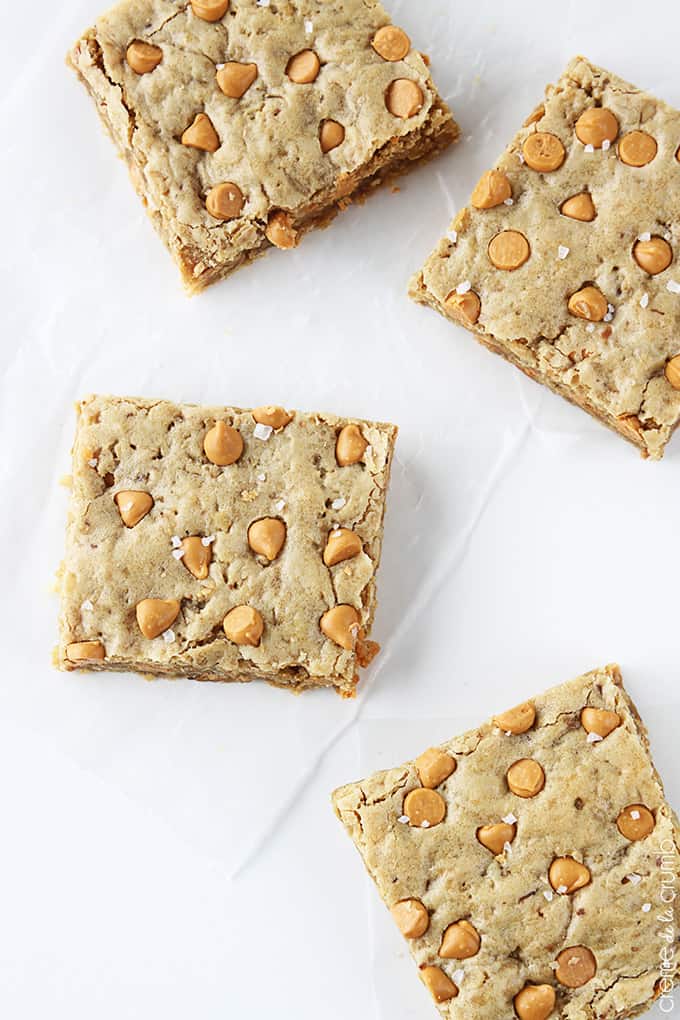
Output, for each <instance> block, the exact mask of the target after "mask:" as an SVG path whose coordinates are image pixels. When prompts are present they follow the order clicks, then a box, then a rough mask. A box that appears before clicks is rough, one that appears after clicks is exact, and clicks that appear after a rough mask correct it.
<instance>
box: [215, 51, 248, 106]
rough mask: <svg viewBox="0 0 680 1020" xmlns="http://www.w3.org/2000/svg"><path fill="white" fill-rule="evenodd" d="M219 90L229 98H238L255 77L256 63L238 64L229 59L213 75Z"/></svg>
mask: <svg viewBox="0 0 680 1020" xmlns="http://www.w3.org/2000/svg"><path fill="white" fill-rule="evenodd" d="M215 77H216V78H217V84H218V85H219V87H220V90H221V91H222V92H224V94H225V96H228V97H229V99H240V98H241V97H242V96H244V95H245V94H246V92H247V91H248V89H249V88H250V86H251V85H252V84H253V82H254V81H255V79H256V78H257V64H239V63H238V62H237V61H235V60H230V61H229V62H228V63H226V64H224V65H223V66H222V67H220V68H218V70H217V73H216V75H215Z"/></svg>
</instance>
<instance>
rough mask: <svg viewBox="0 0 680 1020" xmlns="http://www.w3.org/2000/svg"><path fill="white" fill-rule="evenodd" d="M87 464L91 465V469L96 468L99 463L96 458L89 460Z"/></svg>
mask: <svg viewBox="0 0 680 1020" xmlns="http://www.w3.org/2000/svg"><path fill="white" fill-rule="evenodd" d="M87 463H88V464H89V465H90V467H96V466H97V464H98V463H99V461H98V460H97V458H96V457H93V458H92V460H88V462H87Z"/></svg>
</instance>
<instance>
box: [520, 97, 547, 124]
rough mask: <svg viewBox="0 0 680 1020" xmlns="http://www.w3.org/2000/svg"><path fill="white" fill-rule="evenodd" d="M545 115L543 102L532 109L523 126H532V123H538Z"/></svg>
mask: <svg viewBox="0 0 680 1020" xmlns="http://www.w3.org/2000/svg"><path fill="white" fill-rule="evenodd" d="M544 117H545V104H544V103H541V104H540V105H539V106H537V107H536V109H535V110H532V111H531V113H530V114H529V116H528V117H527V119H526V120H525V121H524V124H523V125H522V127H531V125H532V124H538V122H539V120H543V118H544Z"/></svg>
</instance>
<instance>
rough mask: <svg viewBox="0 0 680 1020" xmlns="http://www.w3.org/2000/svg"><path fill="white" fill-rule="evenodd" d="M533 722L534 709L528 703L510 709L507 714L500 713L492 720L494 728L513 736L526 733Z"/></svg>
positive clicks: (534, 717)
mask: <svg viewBox="0 0 680 1020" xmlns="http://www.w3.org/2000/svg"><path fill="white" fill-rule="evenodd" d="M535 722H536V709H535V708H534V706H533V705H532V704H531V702H530V701H525V702H524V703H523V704H522V705H517V707H516V708H511V709H510V710H509V711H508V712H502V713H501V714H500V715H495V716H494V718H493V723H494V726H498V728H499V729H501V730H503V732H504V733H512V734H513V735H514V736H518V735H519V734H520V733H526V732H527V730H530V729H531V727H532V726H533V725H534V723H535Z"/></svg>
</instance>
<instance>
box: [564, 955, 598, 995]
mask: <svg viewBox="0 0 680 1020" xmlns="http://www.w3.org/2000/svg"><path fill="white" fill-rule="evenodd" d="M556 963H557V967H556V969H555V977H556V978H557V980H558V981H559V983H560V984H561V985H564V986H565V987H566V988H581V987H582V986H583V985H586V984H587V983H588V982H589V981H591V980H592V979H593V978H594V977H595V974H596V973H597V961H596V959H595V957H594V956H593V954H592V952H591V951H590V949H588V947H587V946H570V947H569V948H568V949H563V950H562V952H561V953H560V954H559V956H558V957H557V961H556Z"/></svg>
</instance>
